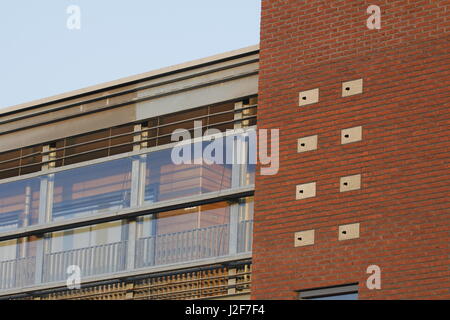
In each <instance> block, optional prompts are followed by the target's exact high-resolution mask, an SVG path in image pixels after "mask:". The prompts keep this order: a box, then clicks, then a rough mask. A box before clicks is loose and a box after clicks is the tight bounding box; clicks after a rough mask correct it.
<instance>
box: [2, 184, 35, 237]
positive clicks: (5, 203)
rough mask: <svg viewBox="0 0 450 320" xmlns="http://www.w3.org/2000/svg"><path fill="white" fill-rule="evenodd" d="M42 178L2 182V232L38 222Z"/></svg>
mask: <svg viewBox="0 0 450 320" xmlns="http://www.w3.org/2000/svg"><path fill="white" fill-rule="evenodd" d="M39 190H40V179H39V178H34V179H27V180H21V181H15V182H10V183H4V184H0V232H4V231H8V230H12V229H17V228H21V227H26V226H28V225H33V224H36V223H37V222H38V216H39Z"/></svg>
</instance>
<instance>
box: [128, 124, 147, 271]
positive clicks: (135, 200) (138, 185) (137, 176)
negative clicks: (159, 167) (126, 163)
mask: <svg viewBox="0 0 450 320" xmlns="http://www.w3.org/2000/svg"><path fill="white" fill-rule="evenodd" d="M141 130H142V125H141V124H137V125H135V126H134V132H136V134H135V135H134V137H133V141H134V142H135V144H134V145H133V151H139V150H140V149H141V144H140V143H136V142H139V141H141V139H142V134H141V133H140V131H141ZM132 161H133V162H132V166H131V203H130V206H131V208H136V207H139V206H141V205H142V202H143V196H144V194H143V190H142V157H141V156H136V157H134V158H133V160H132ZM127 240H128V241H127V250H126V252H127V253H126V269H127V270H133V269H134V268H135V266H136V240H137V222H136V218H133V219H130V220H128V232H127Z"/></svg>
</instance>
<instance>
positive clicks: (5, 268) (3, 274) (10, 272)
mask: <svg viewBox="0 0 450 320" xmlns="http://www.w3.org/2000/svg"><path fill="white" fill-rule="evenodd" d="M35 266H36V258H35V257H30V258H21V259H15V260H9V261H0V289H2V290H4V289H10V288H16V287H26V286H30V285H32V284H33V283H34V280H35Z"/></svg>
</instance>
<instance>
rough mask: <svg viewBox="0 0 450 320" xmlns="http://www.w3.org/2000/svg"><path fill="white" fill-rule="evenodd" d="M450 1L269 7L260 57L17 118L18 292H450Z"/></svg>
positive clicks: (12, 278) (13, 258)
mask: <svg viewBox="0 0 450 320" xmlns="http://www.w3.org/2000/svg"><path fill="white" fill-rule="evenodd" d="M372 5H376V7H378V8H379V9H380V11H379V12H378V13H379V14H380V16H379V18H380V19H381V24H379V25H377V26H375V27H370V23H369V22H370V21H372V20H370V19H371V15H372V14H374V13H373V12H376V10H375V9H374V7H373V6H372ZM371 8H372V9H371ZM371 10H372V11H371ZM373 10H375V11H373ZM449 10H450V5H449V4H448V3H446V2H445V1H427V0H423V1H406V0H401V1H400V0H399V1H387V0H379V1H377V3H370V2H368V1H359V0H358V1H356V0H354V1H353V0H352V1H318V0H317V1H297V0H270V1H269V0H263V1H262V16H261V41H260V45H259V46H254V47H249V48H244V49H241V50H237V51H233V52H228V53H224V54H221V55H217V56H213V57H210V58H206V59H202V60H197V61H193V62H190V63H186V64H182V65H178V66H174V67H170V68H166V69H162V70H157V71H154V72H149V73H145V74H142V75H137V76H135V77H131V78H127V79H122V80H119V81H115V82H111V83H107V84H103V85H99V86H95V87H90V88H86V89H83V90H79V91H75V92H70V93H67V94H63V95H60V96H56V97H51V98H48V99H43V100H40V101H35V102H31V103H27V104H23V105H20V106H17V107H12V108H9V109H4V110H1V113H0V298H4V299H43V300H45V299H136V300H137V299H250V298H252V299H449V298H450V269H449V266H450V208H449V202H448V192H449V181H448V176H449V168H448V155H449V146H450V145H449V141H450V139H449V130H448V123H449V95H448V86H449V67H448V61H450V59H449V58H450V56H449V53H450V50H449V29H448V26H449V15H448V12H449ZM368 19H369V22H368ZM198 121H201V125H200V126H197V125H196V123H198ZM198 128H200V135H202V134H203V137H199V136H197V137H196V136H195V132H198V130H199V129H198ZM177 129H186V130H188V131H189V133H191V134H192V136H193V139H191V140H189V150H191V149H192V150H195V149H197V150H200V151H201V152H200V153H197V154H196V153H195V152H192V154H191V157H192V163H189V164H176V163H174V161H173V160H174V159H173V150H174V147H175V146H176V143H175V142H173V141H172V139H171V137H172V133H173V132H174V131H175V130H177ZM196 129H197V131H196ZM210 129H217V130H219V131H220V132H225V133H226V135H225V136H221V137H220V138H218V141H223V142H229V141H231V143H223V148H222V149H221V150H222V152H221V153H222V154H226V155H231V158H232V159H233V161H232V162H223V163H211V161H196V160H198V158H197V156H198V155H199V154H204V153H205V152H204V151H205V150H207V149H208V146H209V143H210V142H211V141H212V140H216V139H215V138H214V139H213V137H212V136H214V137H216V135H214V134H213V133H212V132H213V131H207V130H210ZM259 129H267V130H269V132H270V130H279V141H278V143H277V147H278V149H277V150H278V152H279V156H278V160H279V168H278V171H277V172H275V173H274V174H261V170H260V169H261V168H262V167H264V165H265V164H260V163H258V164H256V165H255V164H254V163H253V162H252V161H250V159H251V158H254V157H255V153H256V152H257V150H256V148H255V145H254V144H252V137H254V134H255V133H257V132H258V130H259ZM271 147H272V148H273V147H275V146H274V145H272V146H271ZM202 151H203V152H202ZM203 160H205V159H203ZM71 266H78V267H79V271H81V273H80V275H81V288H79V289H77V288H75V289H69V288H68V287H67V285H68V284H69V285H71V284H73V282H71V281H72V280H73V275H74V270H75V271H76V268H75V269H73V267H71ZM68 269H69V270H68ZM68 271H69V272H68ZM68 280H69V281H68Z"/></svg>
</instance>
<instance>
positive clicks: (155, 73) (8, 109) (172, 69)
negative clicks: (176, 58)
mask: <svg viewBox="0 0 450 320" xmlns="http://www.w3.org/2000/svg"><path fill="white" fill-rule="evenodd" d="M258 50H259V44H256V45H252V46H248V47H244V48H241V49H237V50H232V51H227V52H223V53H219V54H216V55H212V56H208V57H205V58H200V59H196V60H192V61H188V62H183V63H180V64H176V65H172V66H168V67H164V68H160V69H156V70H152V71H148V72H144V73H140V74H137V75H132V76H128V77H124V78H120V79H117V80H113V81H109V82H104V83H101V84H97V85H93V86H89V87H85V88H82V89H77V90H72V91H69V92H65V93H62V94H58V95H54V96H50V97H46V98H41V99H37V100H34V101H30V102H25V103H21V104H18V105H14V106H10V107H6V108H2V109H0V116H2V115H4V114H8V113H13V112H19V111H22V110H25V109H28V108H31V107H34V106H39V105H43V104H46V103H52V102H56V101H59V100H63V99H67V98H70V97H75V96H79V95H84V94H88V93H91V92H95V91H99V90H104V89H107V88H109V87H115V86H120V85H125V84H127V83H130V82H134V81H139V80H144V79H147V78H151V77H158V76H163V75H165V74H167V73H173V72H178V71H182V70H185V69H188V68H195V67H196V66H201V65H204V64H208V63H213V62H214V61H220V60H224V59H231V58H233V57H234V56H240V55H243V54H248V53H251V52H254V51H258Z"/></svg>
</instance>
